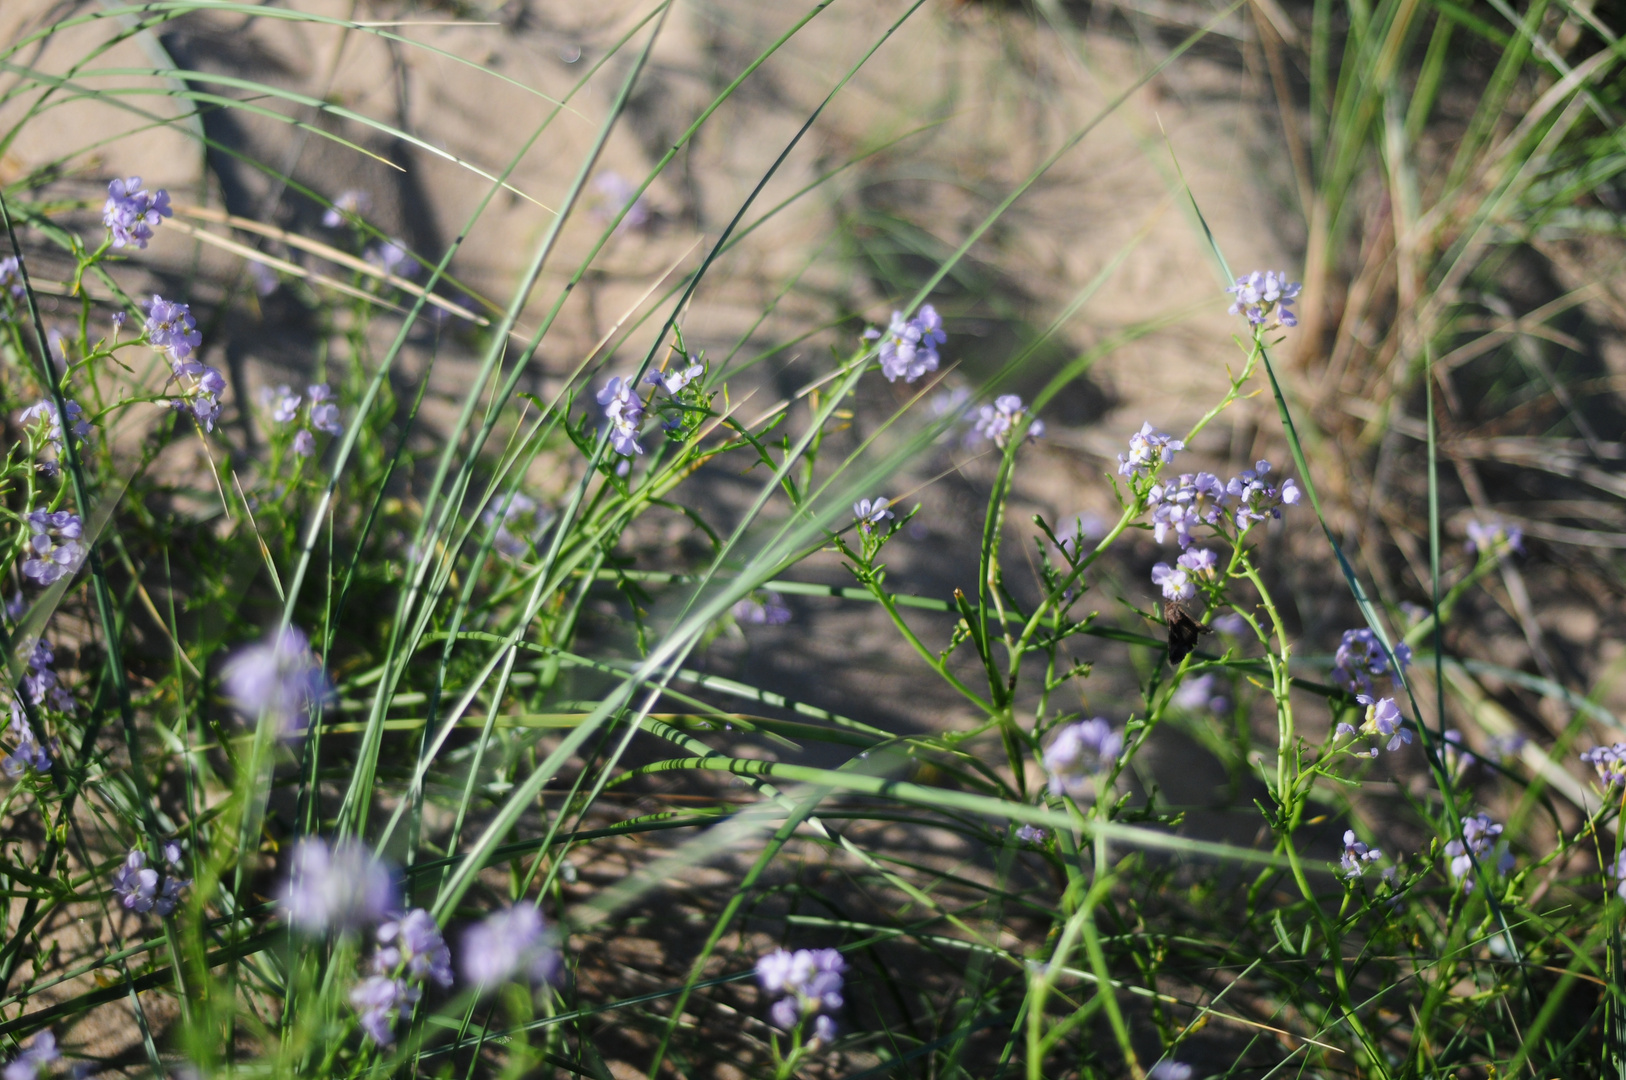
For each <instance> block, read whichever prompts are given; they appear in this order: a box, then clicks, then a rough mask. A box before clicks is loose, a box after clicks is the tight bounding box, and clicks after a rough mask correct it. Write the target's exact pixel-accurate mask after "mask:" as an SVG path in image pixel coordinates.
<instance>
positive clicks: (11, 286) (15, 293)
mask: <svg viewBox="0 0 1626 1080" xmlns="http://www.w3.org/2000/svg"><path fill="white" fill-rule="evenodd" d="M0 289H5V290H6V291H7V292H9V293H11V297H12V299H13V300H21V299H22V298H23V297H25V296H27V295H28V290H27V289H25V288H23V273H22V264H21V263H19V262H18V261H17V256H15V255H7V256H6V257H5V258H4V259H0Z"/></svg>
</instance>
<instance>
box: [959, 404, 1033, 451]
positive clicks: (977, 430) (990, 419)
mask: <svg viewBox="0 0 1626 1080" xmlns="http://www.w3.org/2000/svg"><path fill="white" fill-rule="evenodd" d="M1026 412H1027V410H1026V409H1024V408H1023V407H1022V399H1021V398H1019V397H1017V396H1016V395H1015V394H1001V395H1000V396H999V397H997V398H995V399H994V403H993V404H992V405H984V406H983V407H982V408H981V409H980V410H978V412H977V423H976V426H975V427H973V428H972V431H971V434H972V436H973V437H975V438H983V439H989V440H992V441H993V444H994V445H995V446H1000V447H1003V446H1004V445H1005V443H1006V441H1007V440H1008V439H1009V438H1010V434H1011V429H1012V428H1014V427H1015V426H1016V424H1017V422H1018V421H1019V420H1021V419H1022V417H1023V415H1024V414H1025V413H1026ZM1043 434H1044V421H1043V420H1034V421H1032V422H1031V423H1029V424H1028V438H1030V439H1037V438H1039V437H1040V436H1041V435H1043Z"/></svg>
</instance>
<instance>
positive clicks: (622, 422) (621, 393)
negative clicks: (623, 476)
mask: <svg viewBox="0 0 1626 1080" xmlns="http://www.w3.org/2000/svg"><path fill="white" fill-rule="evenodd" d="M598 403H599V404H600V405H602V406H604V418H605V419H606V420H608V421H609V422H610V446H611V447H613V448H614V450H615V452H616V453H618V454H620V455H621V456H622V457H629V458H630V457H632V456H633V455H634V454H642V453H643V452H644V448H643V447H642V446H640V445H639V444H638V426H639V425H640V424H642V423H643V422H644V399H643V398H641V397H639V396H638V391H637V389H636V388H635V387H634V386H633V384H632V383H631V382H630V381H629V380H627V379H623V378H622V377H621V376H619V375H617V376H616V377H615V378H613V379H611V380H610V381H609V382H608V383H607V384H605V387H604V389H602V390H600V391H599V392H598Z"/></svg>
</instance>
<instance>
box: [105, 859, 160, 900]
mask: <svg viewBox="0 0 1626 1080" xmlns="http://www.w3.org/2000/svg"><path fill="white" fill-rule="evenodd" d="M146 863H147V857H146V856H145V855H143V854H142V853H141V852H140V851H139V850H137V849H135V848H131V849H130V854H129V855H127V856H125V858H124V861H123V862H122V863H120V864H119V868H118V869H117V870H115V871H114V872H113V895H114V896H116V897H118V899H119V903H120V904H122V905H123V906H124V908H125V910H126V911H151V910H152V908H153V903H154V902H155V901H156V900H157V897H158V871H156V870H153V869H150V868H148V867H147V865H146Z"/></svg>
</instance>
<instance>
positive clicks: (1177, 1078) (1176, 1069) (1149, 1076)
mask: <svg viewBox="0 0 1626 1080" xmlns="http://www.w3.org/2000/svg"><path fill="white" fill-rule="evenodd" d="M1146 1080H1191V1066H1190V1065H1187V1064H1185V1063H1184V1062H1181V1061H1168V1060H1164V1061H1160V1062H1158V1063H1157V1064H1156V1065H1153V1066H1152V1067H1151V1069H1149V1070H1148V1071H1147V1073H1146Z"/></svg>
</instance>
